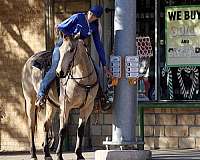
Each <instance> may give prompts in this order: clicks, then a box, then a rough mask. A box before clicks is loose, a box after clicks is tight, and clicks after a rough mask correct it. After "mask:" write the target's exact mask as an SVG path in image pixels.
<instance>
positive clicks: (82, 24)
mask: <svg viewBox="0 0 200 160" xmlns="http://www.w3.org/2000/svg"><path fill="white" fill-rule="evenodd" d="M102 14H103V7H102V6H98V5H97V6H93V7H91V8H90V10H89V11H88V13H87V14H85V13H77V14H74V15H72V16H71V17H69V18H68V19H66V20H65V21H63V22H61V23H60V24H58V25H57V26H56V30H57V31H58V32H61V33H62V34H64V36H74V35H77V34H79V35H80V39H83V40H84V39H86V38H88V37H90V36H91V35H92V37H93V40H94V44H95V47H96V50H97V52H98V55H99V59H100V62H101V64H102V66H103V69H104V72H105V73H106V74H107V75H110V76H111V75H112V74H111V72H110V71H109V69H108V68H107V66H106V59H105V51H104V47H103V44H102V42H101V40H100V33H99V22H98V21H99V18H100V17H101V15H102ZM62 43H63V39H62V37H60V38H59V40H58V41H57V42H56V44H55V47H54V51H53V55H52V65H51V67H50V69H49V71H48V72H47V73H46V75H45V77H44V79H43V80H42V82H41V83H40V88H39V92H38V94H37V99H36V102H35V105H36V106H42V105H43V104H44V103H45V101H46V96H45V95H46V92H47V90H48V86H49V85H50V83H51V82H52V81H53V80H54V79H55V78H56V68H57V66H58V62H59V59H60V51H59V47H60V46H61V45H62Z"/></svg>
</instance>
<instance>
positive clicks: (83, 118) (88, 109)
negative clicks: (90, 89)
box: [75, 102, 94, 160]
mask: <svg viewBox="0 0 200 160" xmlns="http://www.w3.org/2000/svg"><path fill="white" fill-rule="evenodd" d="M93 106H94V103H93V102H92V103H91V104H89V105H87V106H84V107H83V108H81V109H80V117H79V124H78V130H77V141H76V149H75V153H76V155H77V160H83V159H85V158H84V157H83V155H82V141H83V136H84V130H85V125H86V123H87V120H88V117H89V116H90V114H91V113H92V110H93Z"/></svg>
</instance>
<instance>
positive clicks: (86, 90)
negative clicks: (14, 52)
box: [22, 37, 99, 160]
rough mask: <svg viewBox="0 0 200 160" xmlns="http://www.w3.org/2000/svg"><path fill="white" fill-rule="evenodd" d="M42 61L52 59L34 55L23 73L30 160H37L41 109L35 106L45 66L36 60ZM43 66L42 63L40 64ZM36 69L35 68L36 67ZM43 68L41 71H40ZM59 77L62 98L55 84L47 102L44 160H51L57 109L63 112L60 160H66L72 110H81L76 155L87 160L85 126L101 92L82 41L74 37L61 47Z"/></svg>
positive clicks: (49, 55)
mask: <svg viewBox="0 0 200 160" xmlns="http://www.w3.org/2000/svg"><path fill="white" fill-rule="evenodd" d="M41 55H43V57H45V56H44V55H46V57H45V58H46V59H45V58H43V60H42V62H45V63H46V62H48V61H47V60H49V59H51V58H50V57H51V53H50V52H40V53H37V54H34V55H33V56H32V57H30V58H29V59H28V60H27V62H26V63H25V65H24V67H23V71H22V89H23V94H24V97H25V105H26V108H25V109H26V114H27V117H28V124H29V135H30V136H29V138H30V150H31V159H32V160H36V159H37V156H36V147H35V143H34V134H35V131H36V126H37V114H38V110H39V108H37V107H36V106H35V99H36V93H37V91H38V89H39V85H40V81H41V80H42V76H43V74H44V72H43V71H42V70H44V67H37V64H38V63H36V64H33V63H35V62H37V61H36V60H37V59H39V58H40V57H42V56H41ZM44 59H45V60H44ZM39 64H41V63H39ZM35 66H36V67H35ZM38 68H40V69H38ZM56 72H57V75H58V76H62V77H61V78H60V96H58V94H57V87H56V83H55V81H54V82H53V83H52V84H51V86H50V87H49V88H50V89H49V92H48V98H47V102H46V107H45V108H46V119H45V122H44V124H43V125H44V132H45V138H44V154H45V159H46V160H47V159H48V160H52V157H51V155H50V152H49V146H48V131H49V129H50V128H51V125H52V123H51V120H52V118H53V116H54V113H55V110H56V106H58V107H59V109H60V130H59V143H58V147H57V150H56V153H57V159H58V160H63V157H62V145H63V141H64V138H65V133H66V126H67V122H68V116H69V112H70V110H71V109H73V108H79V109H80V115H79V124H78V129H77V142H76V148H75V153H76V155H77V159H78V160H81V159H84V157H83V155H82V150H81V146H82V139H83V136H84V127H85V124H86V122H87V120H88V117H89V116H90V114H91V113H92V110H93V106H94V99H95V97H96V94H97V91H98V87H99V84H98V77H97V74H96V71H95V68H94V65H93V62H92V59H91V57H90V55H89V54H88V53H87V49H86V47H85V45H84V42H83V41H82V40H77V39H74V38H72V37H66V38H65V39H64V41H63V44H62V46H61V47H60V61H59V64H58V67H57V69H56Z"/></svg>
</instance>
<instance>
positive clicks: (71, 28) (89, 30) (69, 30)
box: [57, 13, 106, 66]
mask: <svg viewBox="0 0 200 160" xmlns="http://www.w3.org/2000/svg"><path fill="white" fill-rule="evenodd" d="M98 25H99V24H98V21H94V22H91V23H88V21H87V19H86V17H85V14H84V13H77V14H74V15H72V16H71V17H69V18H68V19H66V20H65V21H63V22H61V23H60V24H58V26H57V27H58V30H60V31H61V32H63V33H64V35H69V36H71V35H76V34H77V33H79V32H80V38H81V39H85V38H87V37H89V36H91V35H92V36H93V40H94V44H95V47H96V50H97V52H98V55H99V59H100V61H101V63H102V65H103V66H105V65H106V60H105V51H104V47H103V44H102V42H101V40H100V35H99V30H98Z"/></svg>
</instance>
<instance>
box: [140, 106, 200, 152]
mask: <svg viewBox="0 0 200 160" xmlns="http://www.w3.org/2000/svg"><path fill="white" fill-rule="evenodd" d="M199 114H200V109H147V110H146V112H145V117H144V123H145V143H146V144H145V147H146V148H150V149H163V148H176V149H177V148H179V149H183V148H199V137H200V136H199V134H200V125H199V120H200V115H199Z"/></svg>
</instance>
